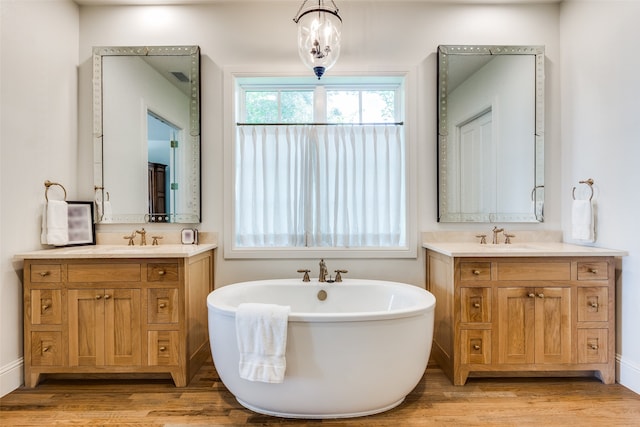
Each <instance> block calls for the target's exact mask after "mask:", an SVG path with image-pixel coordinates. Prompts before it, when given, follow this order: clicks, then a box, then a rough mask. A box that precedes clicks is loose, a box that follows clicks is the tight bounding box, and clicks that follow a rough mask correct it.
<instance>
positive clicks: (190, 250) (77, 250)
mask: <svg viewBox="0 0 640 427" xmlns="http://www.w3.org/2000/svg"><path fill="white" fill-rule="evenodd" d="M217 247H218V245H217V244H215V243H201V244H199V245H182V244H169V245H157V246H153V245H147V246H125V245H88V246H70V247H63V248H55V249H42V250H37V251H31V252H23V253H19V254H16V255H14V259H15V260H25V259H76V258H83V259H92V258H95V259H110V258H190V257H192V256H195V255H199V254H201V253H204V252H206V251H210V250H212V249H216V248H217Z"/></svg>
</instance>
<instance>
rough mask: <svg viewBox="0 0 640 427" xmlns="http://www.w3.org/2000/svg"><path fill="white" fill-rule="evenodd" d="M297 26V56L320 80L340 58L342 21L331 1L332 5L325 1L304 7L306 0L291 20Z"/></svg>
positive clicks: (319, 0)
mask: <svg viewBox="0 0 640 427" xmlns="http://www.w3.org/2000/svg"><path fill="white" fill-rule="evenodd" d="M293 21H294V22H295V23H296V24H297V25H298V54H299V55H300V59H302V62H303V63H304V64H305V65H306V66H307V67H309V68H311V69H312V70H313V72H314V73H315V75H316V76H317V77H318V80H320V77H322V75H323V74H324V72H325V71H326V70H328V69H329V68H331V67H332V66H333V65H334V64H335V63H336V61H337V60H338V57H339V56H340V37H341V32H342V18H340V15H338V8H337V6H336V4H335V3H334V2H333V0H331V6H328V5H326V4H325V2H324V0H318V1H317V3H316V2H315V1H314V2H312V4H310V5H307V0H305V1H304V2H303V3H302V5H301V6H300V10H299V11H298V14H297V15H296V17H295V18H294V19H293Z"/></svg>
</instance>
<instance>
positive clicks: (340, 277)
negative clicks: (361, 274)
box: [335, 270, 348, 282]
mask: <svg viewBox="0 0 640 427" xmlns="http://www.w3.org/2000/svg"><path fill="white" fill-rule="evenodd" d="M342 273H344V274H346V273H348V271H347V270H336V280H335V281H336V282H342V275H341V274H342Z"/></svg>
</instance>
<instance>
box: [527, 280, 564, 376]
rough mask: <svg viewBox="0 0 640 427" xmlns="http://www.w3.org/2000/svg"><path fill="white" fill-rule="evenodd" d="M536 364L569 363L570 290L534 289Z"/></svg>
mask: <svg viewBox="0 0 640 427" xmlns="http://www.w3.org/2000/svg"><path fill="white" fill-rule="evenodd" d="M535 292H536V297H535V300H536V363H569V362H571V289H570V288H536V291H535Z"/></svg>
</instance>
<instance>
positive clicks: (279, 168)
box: [235, 125, 406, 247]
mask: <svg viewBox="0 0 640 427" xmlns="http://www.w3.org/2000/svg"><path fill="white" fill-rule="evenodd" d="M235 151H236V152H235V159H236V165H235V166H236V170H235V227H236V229H235V233H236V245H237V246H238V247H293V246H307V247H401V246H404V245H405V243H406V234H405V229H406V227H405V223H406V220H405V217H406V214H405V213H406V208H405V205H406V197H405V184H406V183H405V145H404V138H403V128H402V126H401V125H329V126H323V125H283V126H264V125H252V126H247V125H245V126H238V128H237V138H236V148H235Z"/></svg>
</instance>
